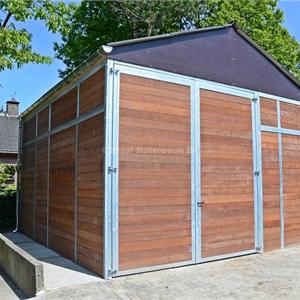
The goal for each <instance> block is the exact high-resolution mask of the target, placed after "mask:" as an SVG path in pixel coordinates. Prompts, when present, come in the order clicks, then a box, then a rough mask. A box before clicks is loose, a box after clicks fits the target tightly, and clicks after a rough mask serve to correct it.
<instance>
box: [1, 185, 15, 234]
mask: <svg viewBox="0 0 300 300" xmlns="http://www.w3.org/2000/svg"><path fill="white" fill-rule="evenodd" d="M15 223H16V191H15V190H6V191H4V190H0V231H9V230H12V229H13V228H14V227H15Z"/></svg>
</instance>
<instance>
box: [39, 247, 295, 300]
mask: <svg viewBox="0 0 300 300" xmlns="http://www.w3.org/2000/svg"><path fill="white" fill-rule="evenodd" d="M299 298H300V246H299V247H292V248H286V249H284V250H278V251H274V252H270V253H265V254H264V255H259V254H257V255H250V256H244V257H239V258H234V259H227V260H223V261H216V262H210V263H205V264H199V265H194V266H188V267H182V268H176V269H169V270H163V271H156V272H149V273H144V274H138V275H131V276H124V277H119V278H114V279H112V280H109V281H104V280H102V281H101V282H100V283H92V284H85V285H80V286H73V287H68V288H64V289H59V290H55V291H50V292H47V293H45V294H43V295H40V296H38V297H37V298H36V299H38V300H46V299H97V300H98V299H145V300H146V299H147V300H148V299H172V300H173V299H185V300H186V299H256V300H257V299H268V300H271V299H293V300H294V299H299Z"/></svg>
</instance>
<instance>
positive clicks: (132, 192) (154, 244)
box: [119, 74, 192, 270]
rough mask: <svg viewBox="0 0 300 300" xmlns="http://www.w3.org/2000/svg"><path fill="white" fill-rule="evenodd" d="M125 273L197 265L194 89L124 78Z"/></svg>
mask: <svg viewBox="0 0 300 300" xmlns="http://www.w3.org/2000/svg"><path fill="white" fill-rule="evenodd" d="M119 143H120V149H119V150H120V154H119V168H120V171H119V172H120V173H119V267H120V270H126V269H133V268H138V267H146V266H153V265H161V264H168V263H175V262H180V261H188V260H191V255H192V254H191V253H192V249H191V245H192V239H191V231H192V229H191V175H190V173H191V165H190V161H191V157H190V151H189V149H190V88H189V87H186V86H182V85H179V84H172V83H167V82H162V81H158V80H151V79H146V78H141V77H135V76H130V75H124V74H121V78H120V136H119Z"/></svg>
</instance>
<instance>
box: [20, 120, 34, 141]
mask: <svg viewBox="0 0 300 300" xmlns="http://www.w3.org/2000/svg"><path fill="white" fill-rule="evenodd" d="M35 134H36V116H33V117H32V118H30V119H29V120H27V121H25V122H24V123H23V133H22V139H23V143H26V142H28V141H30V140H32V139H33V138H34V137H35Z"/></svg>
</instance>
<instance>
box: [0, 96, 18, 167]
mask: <svg viewBox="0 0 300 300" xmlns="http://www.w3.org/2000/svg"><path fill="white" fill-rule="evenodd" d="M18 115H19V102H18V101H17V100H16V99H15V98H12V99H10V100H9V101H7V102H6V110H4V109H3V108H2V109H1V110H0V163H5V164H13V165H16V164H17V157H18V126H19V121H18Z"/></svg>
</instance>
